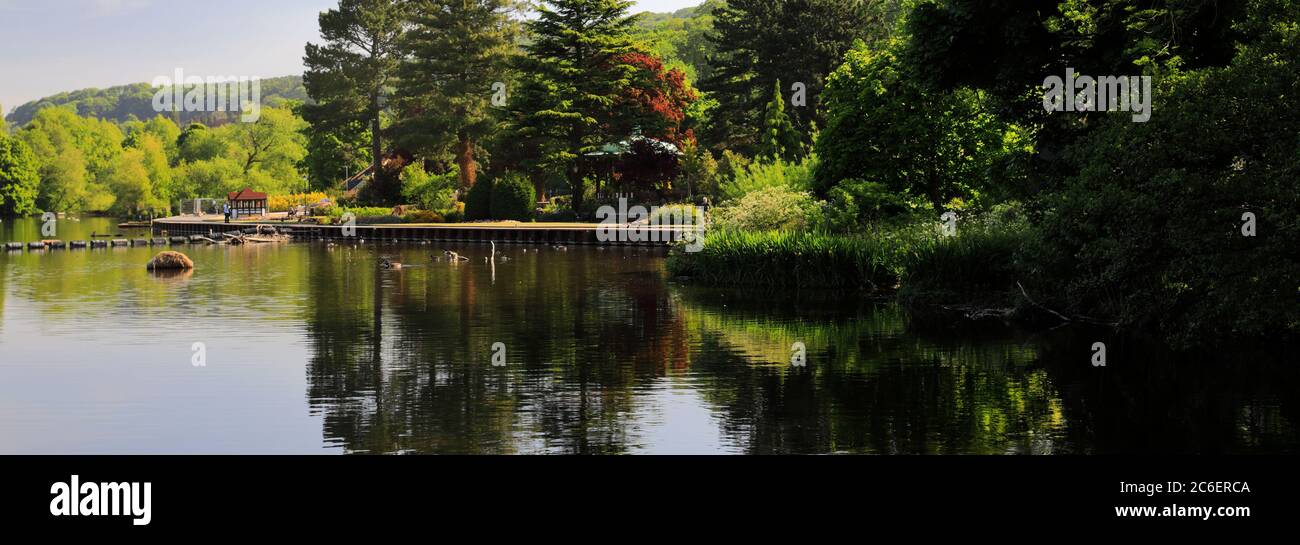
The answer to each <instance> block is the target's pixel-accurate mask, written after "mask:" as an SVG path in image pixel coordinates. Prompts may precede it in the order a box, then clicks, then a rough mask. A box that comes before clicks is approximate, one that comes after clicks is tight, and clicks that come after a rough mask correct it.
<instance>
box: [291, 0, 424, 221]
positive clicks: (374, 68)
mask: <svg viewBox="0 0 1300 545" xmlns="http://www.w3.org/2000/svg"><path fill="white" fill-rule="evenodd" d="M408 8H409V4H408V3H407V2H404V1H401V0H340V2H339V6H338V8H336V9H332V10H329V11H326V12H323V13H321V14H320V17H319V22H320V33H321V38H323V39H324V43H323V44H321V45H317V44H307V55H306V57H304V58H303V63H304V64H305V65H306V67H307V70H306V72H305V73H304V74H303V85H304V86H305V87H306V88H307V94H308V95H310V97H311V99H312V100H313V101H314V102H313V103H310V104H306V105H304V106H303V108H302V115H303V118H304V119H306V120H307V121H308V122H309V123H311V127H310V128H309V129H308V137H309V140H311V141H314V142H315V143H316V144H317V146H316V147H315V148H314V149H313V151H315V152H317V153H320V152H328V149H329V148H328V143H329V142H330V141H331V138H336V139H338V140H340V141H342V142H348V141H351V140H352V139H353V138H354V137H355V136H356V135H358V134H359V133H360V131H361V130H362V127H364V128H365V129H368V130H369V136H370V142H369V144H370V161H371V168H372V173H373V174H374V176H373V178H372V182H371V183H370V184H369V185H368V186H367V193H368V194H370V195H371V197H370V198H372V199H373V200H374V201H375V202H384V201H388V200H389V199H392V198H395V197H397V196H398V195H400V194H401V191H400V189H399V188H396V187H392V186H393V185H396V183H397V177H396V176H390V175H388V173H385V172H384V171H383V168H382V166H381V163H382V161H383V159H384V152H385V151H386V150H385V149H384V142H383V140H382V137H383V129H384V127H383V117H384V114H385V112H386V111H387V109H388V106H387V104H386V100H387V96H386V95H387V94H388V93H389V87H390V86H391V85H392V84H393V82H394V80H395V78H396V76H397V69H398V64H399V58H400V56H401V53H402V50H401V47H400V44H401V42H402V36H403V33H404V31H405V30H406V27H407V26H408V23H409V15H408V11H407V9H408ZM316 162H324V161H322V160H321V159H320V158H319V157H317V158H316ZM318 183H319V182H318Z"/></svg>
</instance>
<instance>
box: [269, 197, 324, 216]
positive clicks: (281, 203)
mask: <svg viewBox="0 0 1300 545" xmlns="http://www.w3.org/2000/svg"><path fill="white" fill-rule="evenodd" d="M328 198H329V195H326V194H324V193H321V192H315V193H294V194H292V195H271V196H270V197H267V199H266V206H267V208H269V209H270V211H271V212H287V211H289V209H290V208H293V207H295V206H310V205H313V204H316V203H318V202H321V201H323V200H325V199H328Z"/></svg>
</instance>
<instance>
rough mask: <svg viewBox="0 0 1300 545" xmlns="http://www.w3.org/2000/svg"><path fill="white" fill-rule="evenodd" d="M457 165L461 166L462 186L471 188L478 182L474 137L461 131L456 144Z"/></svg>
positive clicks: (462, 187) (467, 188)
mask: <svg viewBox="0 0 1300 545" xmlns="http://www.w3.org/2000/svg"><path fill="white" fill-rule="evenodd" d="M456 166H458V167H459V168H460V187H461V189H465V190H469V189H470V188H472V187H474V184H476V183H478V163H476V162H475V161H474V139H473V138H470V136H469V135H468V134H465V133H461V135H460V143H459V144H457V145H456Z"/></svg>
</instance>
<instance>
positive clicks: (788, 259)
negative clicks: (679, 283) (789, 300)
mask: <svg viewBox="0 0 1300 545" xmlns="http://www.w3.org/2000/svg"><path fill="white" fill-rule="evenodd" d="M896 253H897V244H896V243H895V240H894V239H892V238H889V237H866V236H842V235H829V234H824V233H816V232H798V231H766V232H742V231H719V232H713V233H709V234H708V235H707V237H706V238H705V242H704V246H703V249H702V250H701V251H700V252H696V253H686V252H685V251H682V250H680V249H679V250H676V251H674V252H673V253H672V255H671V256H669V259H668V269H669V272H670V273H672V274H673V275H674V276H678V277H689V278H690V279H691V280H692V281H694V282H698V283H701V284H711V285H747V286H774V287H818V288H855V289H864V290H881V289H892V288H893V287H894V286H896V285H897V284H898V273H899V271H898V269H897V267H896V264H897V262H898V257H897V256H896Z"/></svg>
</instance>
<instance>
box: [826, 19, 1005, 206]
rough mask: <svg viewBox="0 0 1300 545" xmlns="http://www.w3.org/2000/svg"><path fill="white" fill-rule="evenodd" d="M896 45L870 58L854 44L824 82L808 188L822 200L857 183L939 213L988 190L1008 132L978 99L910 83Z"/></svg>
mask: <svg viewBox="0 0 1300 545" xmlns="http://www.w3.org/2000/svg"><path fill="white" fill-rule="evenodd" d="M899 45H900V42H898V41H895V42H894V43H893V46H892V47H889V48H886V49H883V50H878V51H873V50H870V49H868V48H867V46H866V45H865V44H864V43H859V44H858V45H857V46H855V48H854V49H853V50H852V51H850V52H849V53H848V55H847V56H846V59H845V62H844V64H843V65H842V66H840V67H839V68H838V69H837V70H836V71H835V73H834V74H832V75H831V77H830V78H829V81H828V84H827V89H826V93H825V96H824V104H825V106H826V116H827V125H826V128H825V130H823V131H821V134H820V135H819V136H818V139H817V155H818V158H819V164H818V166H817V169H816V185H815V187H816V189H817V191H818V192H819V193H822V194H825V193H826V192H827V191H828V190H829V189H830V188H831V187H832V186H834V185H835V184H837V183H839V182H840V181H842V180H846V179H854V178H856V179H861V180H866V181H870V182H877V183H882V184H884V185H885V186H887V187H889V189H890V190H892V191H894V192H897V193H899V194H905V195H907V196H909V198H912V199H916V200H919V201H920V202H923V203H928V204H930V206H932V207H933V209H934V210H936V211H941V210H943V209H944V208H945V207H946V206H947V205H948V204H949V203H950V202H951V201H952V200H953V199H967V200H969V199H971V198H972V197H974V196H976V194H977V193H978V191H979V190H980V189H981V188H983V187H984V186H985V185H986V184H987V183H988V181H989V180H988V179H989V173H990V172H991V168H992V165H993V164H994V163H995V162H996V161H997V160H998V158H999V157H1000V155H1001V153H1002V144H1003V138H1004V135H1005V134H1006V132H1007V131H1008V130H1010V128H1009V127H1007V126H1006V125H1005V124H1003V123H1001V122H999V121H998V119H997V118H996V117H995V116H994V115H993V114H992V113H991V112H990V111H989V110H988V109H987V107H986V106H985V103H986V100H985V99H984V96H983V95H982V94H981V93H980V92H978V91H974V90H970V89H958V90H955V91H951V92H942V91H931V90H929V89H927V88H925V87H923V86H922V85H920V84H918V83H917V82H915V81H913V80H912V79H911V78H909V74H908V73H907V72H906V71H905V69H904V67H903V66H902V65H901V63H900V62H899V60H898V57H897V55H896V54H895V51H896V50H897V49H898V47H899Z"/></svg>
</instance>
